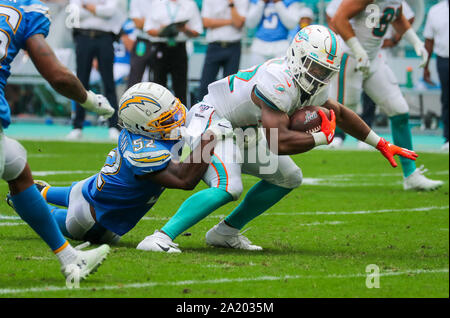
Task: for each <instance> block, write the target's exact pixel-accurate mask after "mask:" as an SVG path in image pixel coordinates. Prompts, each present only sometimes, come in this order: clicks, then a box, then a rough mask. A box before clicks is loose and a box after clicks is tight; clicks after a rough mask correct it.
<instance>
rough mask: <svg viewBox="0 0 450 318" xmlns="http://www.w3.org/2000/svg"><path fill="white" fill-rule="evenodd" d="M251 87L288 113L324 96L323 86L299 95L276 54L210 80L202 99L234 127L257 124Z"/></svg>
mask: <svg viewBox="0 0 450 318" xmlns="http://www.w3.org/2000/svg"><path fill="white" fill-rule="evenodd" d="M254 87H256V89H255V93H256V95H257V96H258V97H259V98H261V99H263V100H264V101H265V102H266V104H268V105H269V106H270V107H272V108H274V109H278V110H280V111H282V112H285V113H286V114H288V115H292V114H293V113H294V112H295V111H296V110H297V109H299V108H300V107H303V106H322V105H323V104H324V103H325V102H326V101H327V100H328V87H327V86H325V87H323V88H322V89H321V90H320V91H318V92H317V93H316V94H315V95H313V96H309V95H306V96H303V98H302V96H301V92H300V89H299V87H298V84H297V83H296V82H295V80H294V78H293V76H292V74H291V72H290V71H289V69H288V66H287V63H286V60H285V58H278V59H272V60H268V61H267V62H265V63H264V64H261V65H258V66H254V67H252V68H250V69H248V70H243V71H239V72H238V73H237V74H234V75H231V76H228V77H226V78H224V79H221V80H219V81H217V82H214V83H212V84H210V85H209V86H208V95H206V96H205V98H204V101H205V102H206V103H208V104H210V105H212V106H214V108H215V109H216V112H217V113H218V114H219V115H220V116H221V117H224V118H226V119H227V120H229V121H230V122H231V124H232V125H233V127H235V128H236V127H246V126H255V125H256V126H259V125H260V124H261V109H260V108H259V107H258V106H256V105H255V104H254V103H253V101H252V99H251V93H252V90H253V88H254Z"/></svg>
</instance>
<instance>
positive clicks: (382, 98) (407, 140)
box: [364, 56, 442, 190]
mask: <svg viewBox="0 0 450 318" xmlns="http://www.w3.org/2000/svg"><path fill="white" fill-rule="evenodd" d="M373 67H374V68H373V69H374V70H375V72H374V73H373V74H372V75H371V77H369V78H368V79H367V80H365V81H364V91H365V92H366V93H367V95H368V96H369V97H370V98H371V99H372V100H373V101H374V102H375V103H376V104H377V105H380V107H381V108H382V109H383V111H384V112H385V113H386V114H387V115H388V117H389V120H390V122H391V130H392V137H393V141H394V144H395V145H397V146H399V147H403V148H407V149H410V150H413V142H412V134H411V128H410V127H409V106H408V103H407V102H406V100H405V98H404V97H403V94H402V92H401V90H400V87H399V85H398V82H397V78H396V77H395V75H394V73H393V72H392V70H391V69H390V67H389V66H388V65H387V64H386V63H385V61H384V60H383V58H382V57H380V56H377V58H376V59H375V60H374V61H373ZM400 162H401V165H402V170H403V176H404V189H405V190H409V189H416V190H433V189H436V188H438V187H439V186H441V185H442V182H441V181H433V180H430V179H428V178H426V177H425V176H423V171H422V170H421V169H416V163H415V161H413V160H410V159H407V158H403V157H400Z"/></svg>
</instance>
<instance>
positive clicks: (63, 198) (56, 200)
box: [42, 187, 72, 207]
mask: <svg viewBox="0 0 450 318" xmlns="http://www.w3.org/2000/svg"><path fill="white" fill-rule="evenodd" d="M71 189H72V187H47V188H45V189H44V190H43V191H42V196H43V197H44V199H45V200H46V201H47V202H48V203H51V204H56V205H59V206H65V207H68V206H69V195H70V190H71Z"/></svg>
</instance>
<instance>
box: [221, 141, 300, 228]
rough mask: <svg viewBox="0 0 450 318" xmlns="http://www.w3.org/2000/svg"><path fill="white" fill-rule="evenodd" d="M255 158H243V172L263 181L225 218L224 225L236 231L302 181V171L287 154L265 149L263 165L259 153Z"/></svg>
mask: <svg viewBox="0 0 450 318" xmlns="http://www.w3.org/2000/svg"><path fill="white" fill-rule="evenodd" d="M262 143H266V141H265V139H263V142H260V143H259V144H260V145H261V144H262ZM264 148H265V147H264ZM252 149H253V148H251V149H249V151H253V150H252ZM247 153H248V152H247ZM257 158H258V159H257V160H256V162H248V161H246V162H245V163H244V164H243V166H242V172H243V173H244V174H249V175H252V176H255V177H258V178H261V179H262V180H261V181H259V182H258V183H257V184H256V185H254V186H253V187H252V188H251V189H250V190H249V192H248V193H247V195H246V196H245V198H244V200H242V202H241V203H240V204H239V205H238V206H237V207H236V209H234V211H233V212H232V213H231V214H230V215H229V216H228V217H227V218H226V219H225V222H226V223H227V224H229V225H230V226H232V227H234V228H236V229H239V230H240V229H242V228H243V227H244V226H245V225H246V224H247V223H249V222H250V221H251V220H253V219H254V218H256V217H258V216H259V215H261V214H262V213H264V212H265V211H267V210H268V209H270V208H271V207H272V206H274V205H275V204H276V203H277V202H279V201H280V200H281V199H282V198H284V197H285V196H286V195H287V194H288V193H289V192H291V191H292V190H293V189H295V188H297V187H299V186H300V185H301V183H302V172H301V170H300V168H299V167H297V165H296V164H295V163H294V161H293V160H292V159H291V158H290V157H289V156H276V155H274V154H273V153H271V152H269V151H268V150H267V156H266V158H267V161H266V163H265V164H262V163H261V158H262V157H261V156H257ZM264 161H265V160H264ZM264 166H266V167H265V168H266V170H265V169H264ZM269 166H272V167H273V168H269Z"/></svg>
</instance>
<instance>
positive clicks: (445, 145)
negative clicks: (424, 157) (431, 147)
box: [441, 141, 448, 152]
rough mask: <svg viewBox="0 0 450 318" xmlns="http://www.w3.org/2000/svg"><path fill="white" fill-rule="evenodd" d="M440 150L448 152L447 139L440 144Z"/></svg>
mask: <svg viewBox="0 0 450 318" xmlns="http://www.w3.org/2000/svg"><path fill="white" fill-rule="evenodd" d="M441 151H443V152H448V141H447V142H446V143H445V144H443V145H442V147H441Z"/></svg>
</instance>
